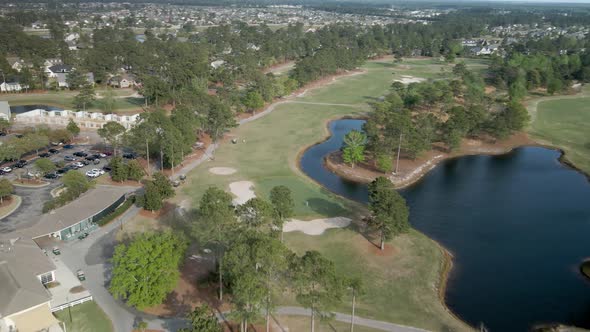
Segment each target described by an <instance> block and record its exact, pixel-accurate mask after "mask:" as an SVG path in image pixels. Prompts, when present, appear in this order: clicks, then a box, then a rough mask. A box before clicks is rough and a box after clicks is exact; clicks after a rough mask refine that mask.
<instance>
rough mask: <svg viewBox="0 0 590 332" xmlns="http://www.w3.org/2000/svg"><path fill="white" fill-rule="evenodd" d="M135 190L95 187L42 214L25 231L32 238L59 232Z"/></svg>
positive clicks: (129, 188)
mask: <svg viewBox="0 0 590 332" xmlns="http://www.w3.org/2000/svg"><path fill="white" fill-rule="evenodd" d="M135 189H136V188H132V187H118V186H97V187H96V188H94V189H90V190H89V191H87V192H86V193H84V194H82V196H80V197H79V198H78V199H76V200H74V201H73V202H71V203H69V204H67V205H64V206H62V207H60V208H57V209H55V210H53V211H51V212H49V213H46V214H44V215H43V216H42V217H41V219H40V220H39V222H38V223H37V224H36V225H34V226H32V227H31V228H30V229H28V230H27V233H29V234H31V236H32V237H33V238H37V237H41V236H44V235H47V234H51V233H54V232H57V231H60V230H62V229H64V228H67V227H70V226H72V225H75V224H77V223H79V222H80V221H82V220H85V219H87V218H89V217H91V216H94V215H95V214H97V213H99V212H101V211H102V210H104V209H105V208H107V207H108V206H110V205H111V204H113V203H114V202H116V201H117V200H118V199H119V198H121V196H123V195H124V194H126V193H129V192H131V191H133V190H135Z"/></svg>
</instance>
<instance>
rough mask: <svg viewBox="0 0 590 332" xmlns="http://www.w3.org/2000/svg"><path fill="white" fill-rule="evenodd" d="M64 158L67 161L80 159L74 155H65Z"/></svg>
mask: <svg viewBox="0 0 590 332" xmlns="http://www.w3.org/2000/svg"><path fill="white" fill-rule="evenodd" d="M64 160H65V161H76V160H78V159H76V158H74V157H72V156H65V157H64Z"/></svg>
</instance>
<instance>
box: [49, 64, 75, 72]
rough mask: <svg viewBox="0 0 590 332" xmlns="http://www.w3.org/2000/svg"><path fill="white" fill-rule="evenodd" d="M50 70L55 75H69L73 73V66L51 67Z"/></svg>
mask: <svg viewBox="0 0 590 332" xmlns="http://www.w3.org/2000/svg"><path fill="white" fill-rule="evenodd" d="M49 70H51V72H53V73H69V72H70V71H72V66H70V65H54V66H51V67H49Z"/></svg>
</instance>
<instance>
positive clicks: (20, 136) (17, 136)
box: [14, 134, 23, 138]
mask: <svg viewBox="0 0 590 332" xmlns="http://www.w3.org/2000/svg"><path fill="white" fill-rule="evenodd" d="M14 136H16V138H23V134H15V135H14Z"/></svg>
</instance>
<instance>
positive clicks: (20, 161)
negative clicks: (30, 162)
mask: <svg viewBox="0 0 590 332" xmlns="http://www.w3.org/2000/svg"><path fill="white" fill-rule="evenodd" d="M26 165H27V161H26V160H22V159H21V160H19V161H17V162H16V163H14V167H18V168H23V167H25V166H26Z"/></svg>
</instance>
